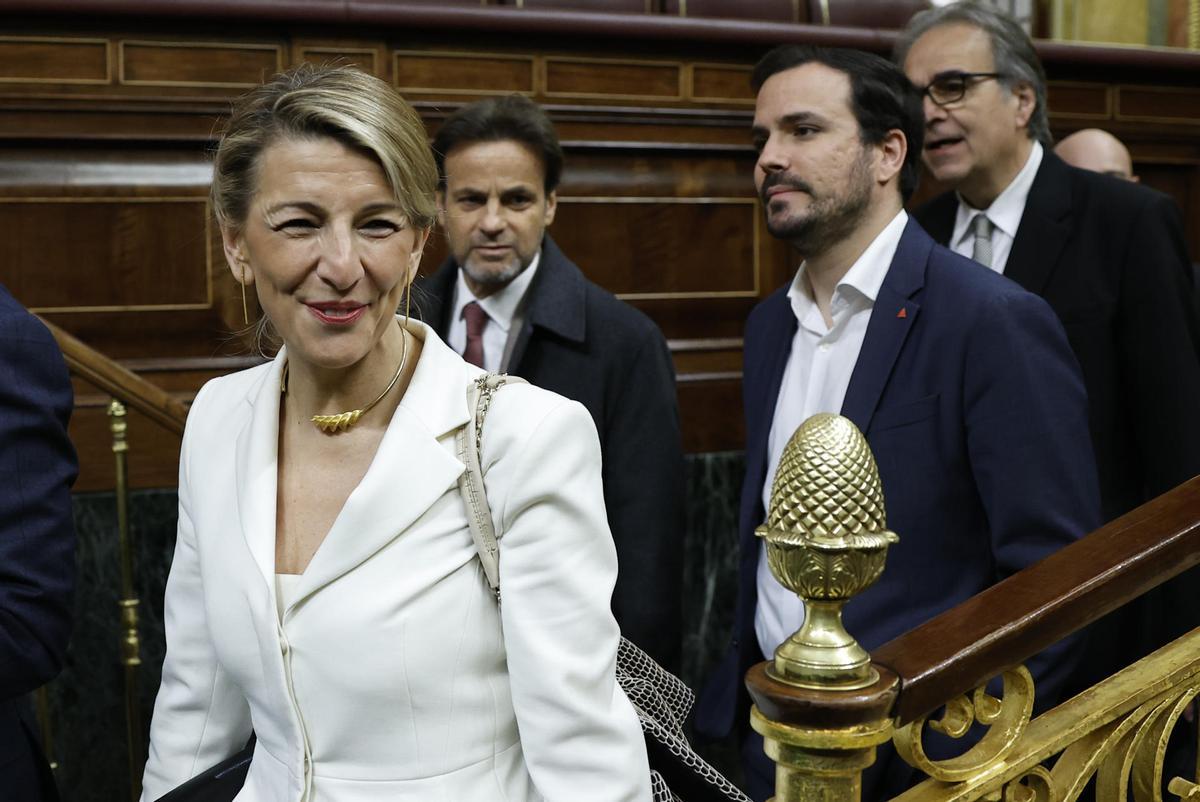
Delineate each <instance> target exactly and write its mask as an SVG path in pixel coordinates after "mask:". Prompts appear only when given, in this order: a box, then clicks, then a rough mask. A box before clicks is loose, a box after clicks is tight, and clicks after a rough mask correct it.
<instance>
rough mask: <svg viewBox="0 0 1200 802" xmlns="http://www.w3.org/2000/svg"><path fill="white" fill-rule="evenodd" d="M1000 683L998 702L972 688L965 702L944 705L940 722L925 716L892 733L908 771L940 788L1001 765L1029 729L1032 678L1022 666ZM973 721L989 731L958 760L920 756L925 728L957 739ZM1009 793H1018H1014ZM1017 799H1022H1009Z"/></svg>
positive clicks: (1031, 704)
mask: <svg viewBox="0 0 1200 802" xmlns="http://www.w3.org/2000/svg"><path fill="white" fill-rule="evenodd" d="M1003 678H1004V692H1003V695H1002V696H1001V698H1000V699H996V698H995V697H993V696H991V695H990V694H988V693H987V690H986V689H985V688H976V689H975V691H974V693H972V694H971V698H970V699H968V698H967V697H966V696H960V697H958V698H957V699H955V700H952V701H951V702H949V703H947V705H946V712H945V714H944V715H943V716H942V717H941V718H940V719H937V720H934V721H929V720H928V717H927V716H926V717H923V718H920V719H917V720H916V721H914V722H913V723H911V724H909V725H908V726H906V727H903V728H901V729H899V730H896V733H895V735H894V736H893V737H892V740H893V741H894V742H895V744H896V751H897V753H899V755H900V756H901V757H902V758H903V759H904V760H905V762H907V763H908V764H909V765H910V766H912V767H914V768H917V769H920V770H921V771H923V772H925V773H926V774H927V775H929V776H930V777H932V778H933V779H935V780H942V781H943V782H957V781H959V780H964V779H967V778H968V777H971V776H972V775H974V774H976V773H977V772H979V771H981V770H983V769H984V768H986V767H988V766H991V765H995V764H996V763H997V762H999V761H1001V760H1003V759H1004V757H1005V755H1007V754H1008V753H1009V752H1010V751H1011V750H1012V748H1013V746H1014V745H1015V744H1016V743H1017V740H1018V739H1019V738H1020V737H1021V734H1022V733H1023V732H1024V731H1025V728H1026V727H1027V726H1028V725H1029V719H1030V717H1031V716H1032V714H1033V695H1034V688H1033V677H1032V676H1030V674H1029V671H1028V670H1027V669H1026V668H1025V667H1024V666H1017V667H1016V668H1013V669H1009V670H1008V671H1005V672H1004V675H1003ZM976 721H978V722H979V723H980V724H982V725H984V726H987V727H989V729H988V731H987V733H985V734H984V736H983V738H981V739H980V740H979V742H978V743H977V744H975V745H974V746H973V747H971V748H970V749H969V750H967V751H966V752H964V753H963V754H961V755H959V756H957V757H953V758H949V759H947V760H933V759H931V758H930V757H929V756H928V755H927V754H925V747H924V745H923V744H922V742H921V735H922V732H923V731H924V728H925V725H926V724H927V723H928V725H929V726H930V728H931V729H934V730H936V731H939V732H942V733H945V734H946V735H948V736H950V737H951V738H961V737H962V736H963V735H965V734H966V733H967V731H968V730H969V729H970V728H971V724H972V723H973V722H976ZM1043 779H1044V778H1043ZM1047 785H1048V783H1047ZM1030 787H1032V786H1030ZM1012 793H1014V794H1019V793H1021V792H1020V790H1019V789H1015V788H1014V789H1013V791H1012ZM1017 798H1022V797H1020V796H1018V797H1014V799H1017ZM1041 798H1042V797H1037V796H1035V797H1031V799H1041ZM1046 798H1052V797H1046Z"/></svg>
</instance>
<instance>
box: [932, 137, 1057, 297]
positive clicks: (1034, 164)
mask: <svg viewBox="0 0 1200 802" xmlns="http://www.w3.org/2000/svg"><path fill="white" fill-rule="evenodd" d="M1041 164H1042V145H1041V143H1040V142H1034V143H1033V149H1032V150H1030V151H1029V158H1028V159H1026V160H1025V166H1024V167H1022V168H1021V171H1020V172H1019V173H1017V175H1016V178H1014V179H1013V180H1012V181H1011V182H1010V183H1009V185H1008V186H1006V187H1005V188H1004V191H1003V192H1001V193H1000V194H999V195H998V196H997V197H996V200H994V201H992V205H991V206H989V207H987V208H986V209H976V208H975V207H974V206H972V205H971V204H969V203H967V201H966V200H965V199H964V198H963V196H962V195H959V196H958V214H957V215H956V216H955V218H954V235H953V236H951V237H950V243H951V247H950V250H952V251H954V252H955V253H958V254H962V255H963V256H965V257H967V258H968V259H970V258H971V254H972V253H973V251H974V247H975V235H974V234H973V233H972V232H971V221H972V220H973V219H974V218H975V215H977V214H979V213H980V212H981V211H982V212H983V213H984V214H986V215H987V217H988V219H989V220H991V221H992V263H991V264H990V265H989V267H991V268H992V270H995V271H996V272H997V273H1000V274H1001V275H1003V274H1004V268H1005V266H1006V265H1007V264H1008V255H1009V254H1010V253H1011V252H1012V246H1013V239H1014V238H1016V236H1017V226H1019V225H1021V215H1023V214H1025V201H1026V199H1027V198H1028V197H1029V190H1030V188H1031V187H1033V179H1034V176H1036V175H1037V171H1038V167H1040V166H1041Z"/></svg>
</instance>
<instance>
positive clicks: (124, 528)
mask: <svg viewBox="0 0 1200 802" xmlns="http://www.w3.org/2000/svg"><path fill="white" fill-rule="evenodd" d="M108 415H109V418H110V422H109V428H110V429H111V431H112V450H113V460H114V463H115V466H114V467H115V469H116V495H117V543H118V556H119V560H120V564H121V598H119V599H118V600H117V605H118V608H119V610H120V621H121V633H120V651H121V663H122V665H123V666H124V667H125V743H126V745H127V746H128V750H129V755H128V757H129V786H130V798H131V800H133V802H137V799H138V797H140V796H141V793H142V766H143V765H144V763H145V756H144V755H143V753H142V716H141V709H140V706H139V704H138V667H139V666H140V665H141V664H142V658H141V645H140V642H139V638H138V613H137V608H138V598H137V594H136V592H135V589H134V581H133V543H132V541H131V539H130V536H129V467H128V464H127V462H126V457H127V455H128V452H129V443H128V441H127V440H126V438H125V433H126V428H127V425H128V424H127V423H126V420H125V415H126V412H125V405H124V404H122V403H121V402H120V401H118V400H116V399H113V401H112V403H110V404H109V405H108Z"/></svg>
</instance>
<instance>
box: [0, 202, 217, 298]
mask: <svg viewBox="0 0 1200 802" xmlns="http://www.w3.org/2000/svg"><path fill="white" fill-rule="evenodd" d="M207 222H208V212H207V206H206V203H205V200H204V199H203V198H195V197H178V198H177V197H160V198H136V197H124V198H122V197H113V198H90V197H74V198H72V197H47V198H38V197H31V198H17V197H8V198H0V229H3V230H5V231H9V232H14V231H19V232H21V236H19V237H14V236H9V237H5V238H3V239H2V240H0V263H2V264H4V266H5V283H6V284H7V285H8V287H9V289H10V290H11V291H12V293H13V294H14V296H16V297H18V298H20V299H21V301H22V303H24V304H26V305H27V306H29V307H30V308H32V309H34V311H38V312H61V313H74V312H125V313H136V312H138V311H142V310H183V309H207V308H208V307H209V306H210V305H211V303H212V282H211V270H210V265H211V259H212V254H211V253H210V252H209V250H208V248H207V247H206V243H207V236H206V231H207Z"/></svg>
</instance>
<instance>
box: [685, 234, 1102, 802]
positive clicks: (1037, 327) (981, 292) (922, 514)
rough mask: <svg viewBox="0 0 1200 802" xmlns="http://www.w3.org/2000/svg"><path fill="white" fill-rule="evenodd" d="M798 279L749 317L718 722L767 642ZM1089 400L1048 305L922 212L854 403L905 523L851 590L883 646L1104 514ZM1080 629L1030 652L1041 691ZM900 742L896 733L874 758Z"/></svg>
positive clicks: (1059, 673) (712, 718)
mask: <svg viewBox="0 0 1200 802" xmlns="http://www.w3.org/2000/svg"><path fill="white" fill-rule="evenodd" d="M786 290H787V288H786V287H785V288H781V289H780V290H779V291H778V292H776V293H775V294H773V295H772V296H771V297H770V298H768V299H767V300H765V301H763V302H762V303H761V304H759V305H758V306H757V307H756V308H755V310H754V311H753V313H751V316H750V319H749V321H748V322H747V324H746V338H745V372H744V377H743V393H744V396H745V410H746V480H745V485H744V486H743V489H742V504H741V513H740V517H739V538H740V544H741V563H740V570H739V592H738V602H737V611H736V618H735V624H734V627H735V631H734V641H733V645H732V648H731V650H730V653H729V656H728V657H727V658H726V660H725V662H724V663H723V665H722V666H721V667H720V668H718V670H717V672H716V673H715V674H714V675H713V677H712V678H711V680H710V682H709V684H708V686H707V687H706V689H705V692H704V694H703V696H702V699H701V702H700V705H699V711H698V714H697V728H698V730H699V731H701V732H702V733H704V734H707V735H711V736H714V737H721V736H722V735H723V734H725V733H727V732H729V731H730V730H731V729H732V728H733V726H734V725H735V724H736V725H738V726H744V723H743V721H744V720H746V719H748V710H749V702H748V699H747V698H746V696H745V693H744V691H743V690H742V676H743V674H744V673H745V671H746V669H748V668H749V667H750V666H751V665H753V664H754V663H756V662H758V661H761V660H763V659H765V657H766V656H765V655H763V654H762V653H761V651H760V649H759V646H758V642H757V638H756V636H755V632H754V611H755V606H756V603H757V588H756V585H755V570H756V566H757V564H758V559H759V548H760V546H759V542H758V538H756V537H755V536H754V528H755V527H756V526H758V525H760V524H761V523H762V522H763V520H764V519H765V510H764V509H763V505H762V487H763V482H764V480H765V477H766V473H767V439H768V435H769V433H770V429H771V423H772V419H773V417H774V410H775V404H776V401H777V399H778V396H779V388H780V383H781V381H782V378H783V372H784V368H785V366H786V364H787V361H788V355H789V352H790V349H791V343H792V337H793V334H794V333H795V331H796V325H797V324H796V318H795V315H794V314H793V313H792V310H791V307H790V305H789V303H788V299H787V295H786ZM901 310H903V311H904V317H900V316H899V314H900V312H901ZM1086 404H1087V399H1086V397H1085V395H1084V390H1083V383H1082V381H1081V380H1080V378H1079V368H1078V366H1077V365H1076V363H1075V359H1074V357H1072V355H1071V352H1070V349H1069V348H1068V346H1067V341H1066V338H1065V337H1064V336H1063V331H1062V327H1061V326H1060V325H1059V323H1058V321H1057V320H1056V319H1055V318H1054V315H1053V313H1052V312H1051V311H1050V309H1049V307H1047V306H1046V304H1045V303H1044V302H1043V301H1042V300H1041V299H1039V298H1037V297H1036V296H1034V295H1032V294H1030V293H1027V292H1024V291H1023V290H1021V289H1020V288H1019V287H1017V286H1016V285H1014V284H1012V283H1011V282H1009V281H1006V280H1005V279H1003V278H1001V277H1000V276H997V275H995V274H994V273H992V272H991V271H989V270H987V269H985V268H983V267H981V266H979V265H977V264H975V263H974V262H971V261H970V260H967V259H964V258H962V257H960V256H957V255H955V254H953V253H951V252H950V251H948V250H946V249H944V248H941V247H938V246H936V245H935V244H934V243H933V240H931V239H930V238H929V236H928V235H927V234H926V233H925V232H924V231H923V230H922V229H921V227H920V226H919V225H917V224H916V223H915V222H914V221H912V220H910V221H909V223H908V226H907V227H906V228H905V230H904V234H903V236H902V237H901V240H900V244H899V247H898V248H897V250H896V254H895V257H894V258H893V260H892V264H891V267H890V268H889V270H888V274H887V277H886V278H885V279H884V282H883V286H882V287H881V289H880V291H879V296H878V298H877V299H876V301H875V306H874V311H873V312H872V314H871V319H870V322H869V323H868V326H867V333H866V336H865V338H864V340H863V344H862V349H861V351H860V352H859V357H858V361H857V362H856V364H855V367H854V371H853V374H852V375H851V379H850V384H849V387H848V388H847V391H846V397H845V400H844V403H843V405H842V410H841V412H842V414H843V415H845V416H846V417H848V418H850V420H852V421H854V423H855V424H856V425H857V426H858V427H859V428H860V429H861V430H862V431H863V432H864V434H865V435H866V437H867V441H868V443H869V444H870V446H871V449H872V451H873V453H874V455H875V459H876V461H877V463H878V466H879V474H880V479H881V480H882V483H883V492H884V496H885V502H886V505H887V517H888V526H889V527H890V528H891V529H892V530H893V531H895V532H896V533H897V534H899V536H900V542H899V543H898V544H896V545H894V546H892V547H891V550H890V551H889V553H888V557H887V566H886V568H885V570H884V572H883V576H882V577H881V579H880V580H879V581H878V582H877V583H876V584H875V585H874V586H872V587H871V588H869V589H868V590H866V591H865V592H864V593H862V594H861V595H859V596H858V597H856V598H854V599H853V600H851V601H850V602H849V603H848V604H847V605H846V608H845V613H844V616H843V618H844V621H845V624H846V629H847V630H848V631H849V632H850V634H851V635H853V636H854V637H855V638H857V639H858V641H859V642H860V643H861V644H862V645H863V646H864V647H865V648H866V649H867V650H868V651H870V650H873V649H875V648H877V647H878V646H880V645H881V644H883V643H885V642H887V641H889V640H891V639H892V638H894V637H896V636H898V635H901V634H903V633H905V632H907V631H908V630H910V629H912V628H913V627H915V626H916V625H918V624H920V623H922V622H924V621H926V620H928V619H930V618H932V617H933V616H935V615H937V614H938V613H941V612H943V611H944V610H947V609H949V608H951V607H953V606H954V605H956V604H958V603H959V602H961V601H963V600H964V599H967V598H969V597H971V596H973V595H974V594H976V593H978V592H979V591H980V590H983V589H984V588H986V587H988V586H989V585H991V584H993V583H995V582H996V581H997V580H999V579H1002V578H1004V577H1005V576H1007V575H1009V574H1011V573H1013V572H1015V571H1018V570H1020V569H1022V568H1024V567H1026V566H1028V565H1030V564H1032V563H1035V562H1037V561H1038V560H1040V559H1042V558H1043V557H1045V556H1046V555H1048V554H1050V553H1051V552H1053V551H1055V550H1057V549H1058V548H1060V547H1062V546H1064V545H1066V544H1068V543H1070V542H1072V541H1073V540H1075V539H1076V538H1078V537H1080V536H1081V535H1084V534H1086V533H1088V532H1090V531H1091V530H1092V529H1094V528H1095V527H1096V526H1097V525H1098V523H1099V518H1100V504H1099V497H1098V491H1097V487H1096V472H1095V467H1094V464H1093V460H1092V452H1091V446H1090V443H1089V440H1088V432H1087V425H1086V420H1087V417H1086V415H1087V407H1086ZM1066 645H1067V644H1062V645H1060V646H1059V647H1057V648H1056V651H1055V653H1053V654H1045V655H1041V656H1039V658H1038V659H1037V660H1035V661H1031V662H1030V668H1031V670H1032V671H1033V672H1034V674H1035V677H1036V678H1037V680H1038V684H1037V688H1038V696H1039V699H1046V698H1048V697H1053V696H1054V694H1055V692H1056V689H1057V687H1058V685H1059V684H1060V683H1061V681H1062V677H1063V674H1064V669H1065V668H1066V665H1067V663H1068V662H1069V661H1068V660H1065V659H1063V658H1064V650H1065V648H1066ZM888 760H889V758H888V756H887V754H886V751H885V750H881V752H880V760H879V769H877V770H876V771H883V770H885V769H886V765H887V763H888ZM903 773H904V774H905V775H906V776H907V771H905V772H903ZM868 783H870V780H868ZM874 790H878V789H877V788H876V789H874ZM888 790H889V792H898V791H899V790H900V789H899V788H896V787H894V786H891V785H890V784H889V789H888ZM863 798H864V799H868V798H875V797H874V796H873V795H872V794H871V793H867V792H864V796H863Z"/></svg>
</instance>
